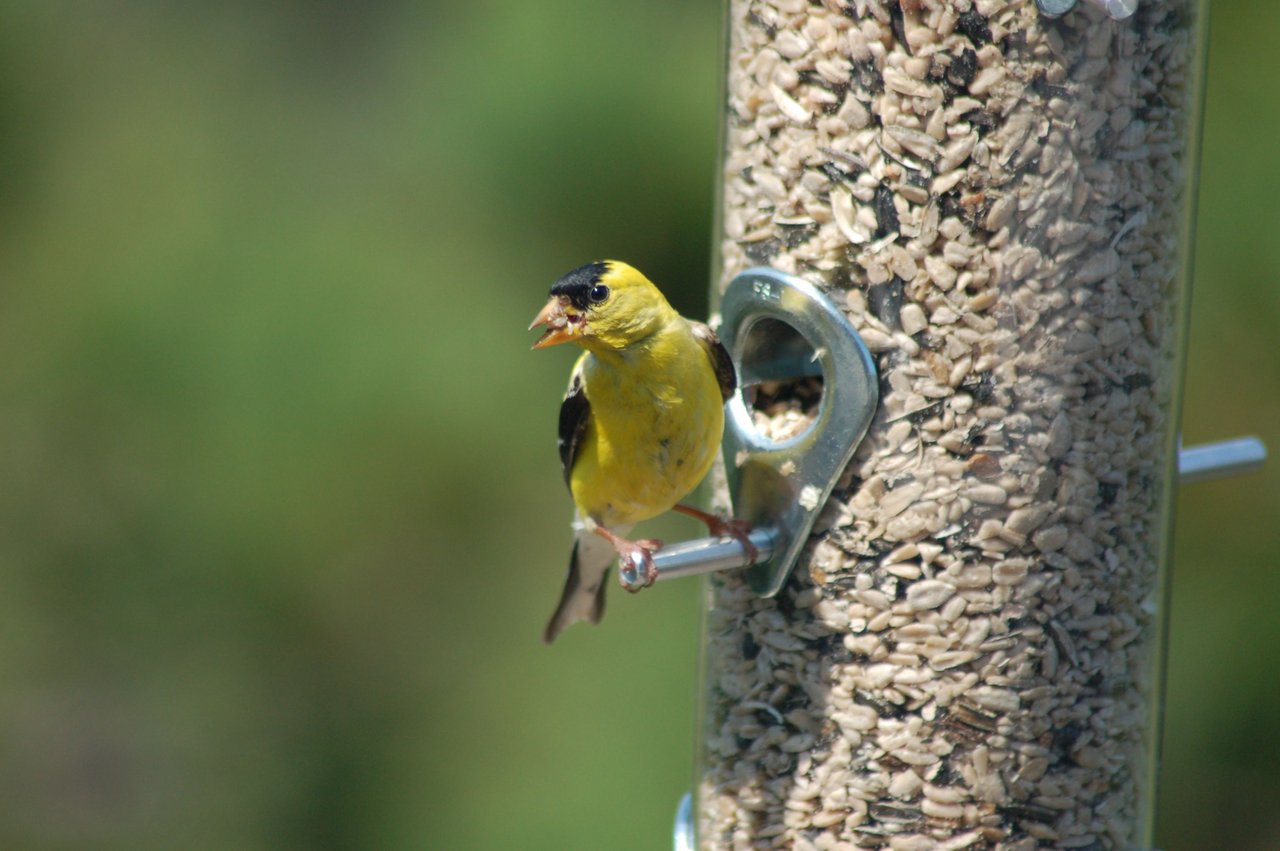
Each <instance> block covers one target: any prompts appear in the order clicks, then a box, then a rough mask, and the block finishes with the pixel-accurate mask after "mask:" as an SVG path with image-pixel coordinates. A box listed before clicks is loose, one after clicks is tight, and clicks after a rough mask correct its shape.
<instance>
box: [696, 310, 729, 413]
mask: <svg viewBox="0 0 1280 851" xmlns="http://www.w3.org/2000/svg"><path fill="white" fill-rule="evenodd" d="M689 328H690V329H691V330H692V331H693V336H694V337H696V338H697V340H698V342H699V343H700V344H701V345H702V349H703V351H705V352H706V353H707V357H708V358H710V359H711V368H712V369H714V370H715V371H716V380H717V381H719V382H720V395H721V396H723V397H724V400H725V401H726V402H727V401H729V397H730V396H732V395H733V391H734V390H737V389H738V377H737V373H736V372H735V371H734V369H733V358H731V357H729V350H728V349H726V348H725V347H724V343H721V342H720V338H719V337H717V336H716V332H715V331H712V330H711V328H710V326H708V325H704V324H702V323H701V322H692V321H691V322H690V323H689Z"/></svg>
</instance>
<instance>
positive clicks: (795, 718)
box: [695, 0, 1204, 851]
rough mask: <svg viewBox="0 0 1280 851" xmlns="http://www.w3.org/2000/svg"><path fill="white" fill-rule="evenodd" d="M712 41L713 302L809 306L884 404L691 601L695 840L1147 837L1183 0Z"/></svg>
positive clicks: (910, 843)
mask: <svg viewBox="0 0 1280 851" xmlns="http://www.w3.org/2000/svg"><path fill="white" fill-rule="evenodd" d="M728 26H729V33H728V41H729V48H728V54H727V62H728V69H727V72H728V77H727V85H726V97H727V103H726V113H725V115H726V118H725V130H724V138H725V147H724V160H723V169H722V172H721V183H722V186H721V190H722V200H721V210H720V216H719V218H720V227H721V233H720V235H719V236H720V265H719V270H718V272H717V276H718V282H719V286H720V287H723V286H724V285H725V283H727V282H728V281H729V280H730V279H731V278H732V277H733V276H734V275H735V274H737V273H739V272H741V271H743V270H744V269H746V268H748V267H752V266H761V265H764V266H772V267H775V268H777V269H780V270H782V271H785V272H788V273H791V274H795V275H800V276H803V277H805V278H807V279H809V280H811V281H813V282H815V283H817V284H818V285H820V286H821V287H823V288H824V289H825V290H826V291H827V292H828V293H830V294H832V296H833V297H834V298H836V299H837V300H838V301H839V302H840V303H841V304H843V305H845V306H846V307H847V312H848V315H849V317H850V319H851V321H852V322H853V324H854V326H855V327H856V328H857V330H858V331H859V333H860V334H861V336H862V339H863V340H864V342H865V343H866V344H867V346H868V347H869V348H870V349H871V351H872V352H873V354H874V355H875V358H876V360H877V370H878V373H879V376H880V384H881V403H880V407H879V410H878V412H877V413H876V416H875V419H874V421H873V423H872V425H871V428H870V431H869V432H868V434H867V436H866V438H865V440H864V441H863V443H862V444H861V446H860V448H859V449H858V452H857V454H856V456H855V458H854V460H853V462H852V463H851V464H850V466H849V467H848V469H847V471H846V473H845V475H844V476H843V478H842V479H841V481H840V483H839V484H838V485H837V487H836V489H835V491H834V493H833V494H832V497H831V499H830V500H829V501H828V503H827V504H826V505H825V507H821V506H820V507H819V508H818V509H817V510H819V511H820V512H821V514H820V516H819V519H818V522H817V525H816V527H815V533H814V535H813V537H812V540H811V542H810V545H809V547H808V549H807V550H806V552H805V555H804V556H802V559H801V562H800V564H799V565H798V567H797V568H796V570H795V571H794V573H793V574H792V577H791V579H790V580H789V582H788V584H787V585H786V586H785V587H784V588H783V589H782V591H781V592H780V593H779V594H778V595H777V596H776V597H773V598H768V599H766V598H761V597H759V596H757V595H756V594H755V593H753V592H752V591H751V590H750V589H749V588H748V587H747V586H746V584H745V582H744V581H743V579H742V577H741V575H738V574H732V573H730V574H724V575H720V576H717V577H715V578H714V579H712V580H711V581H710V582H709V583H708V592H707V593H708V608H707V615H706V619H705V627H704V641H705V645H704V650H703V652H704V657H703V678H704V689H703V707H702V708H703V713H702V719H701V724H702V729H701V731H700V735H701V742H700V756H699V766H698V772H699V776H698V778H697V787H696V804H695V810H696V816H695V820H696V823H697V829H698V843H699V847H700V848H702V849H730V848H732V849H745V848H770V847H773V848H796V849H807V848H817V849H826V848H841V849H847V848H880V847H883V848H894V849H915V848H920V849H925V848H973V849H977V848H992V849H994V848H1001V849H1008V851H1013V849H1030V848H1034V847H1041V846H1044V845H1050V846H1054V847H1070V848H1142V847H1148V846H1149V845H1150V843H1151V835H1152V824H1153V813H1152V806H1153V801H1154V785H1155V779H1156V766H1157V749H1158V743H1159V733H1160V723H1159V722H1160V719H1159V715H1160V702H1161V695H1162V677H1163V654H1164V635H1165V627H1166V618H1167V614H1168V613H1167V606H1166V602H1167V599H1168V595H1167V590H1168V589H1167V585H1168V572H1169V540H1170V525H1171V518H1172V496H1173V490H1174V486H1175V484H1176V470H1175V453H1176V448H1177V439H1176V433H1177V423H1178V404H1179V395H1180V383H1181V372H1182V350H1183V347H1184V344H1185V334H1184V329H1185V326H1186V319H1187V315H1186V313H1187V293H1188V270H1189V259H1190V258H1189V254H1190V247H1191V242H1190V237H1191V223H1192V212H1193V201H1194V177H1195V164H1196V159H1197V150H1196V146H1197V141H1198V140H1197V135H1198V125H1199V120H1200V115H1199V103H1200V91H1201V77H1202V71H1203V56H1202V52H1203V30H1204V9H1203V8H1202V6H1201V4H1200V3H1198V2H1193V0H1141V2H1140V3H1139V4H1138V5H1137V11H1136V13H1135V14H1133V15H1132V16H1130V17H1128V18H1125V19H1123V20H1116V19H1113V18H1112V17H1110V16H1109V15H1108V14H1107V13H1106V12H1105V10H1104V9H1103V8H1102V7H1101V6H1100V5H1099V4H1096V3H1079V4H1076V5H1075V6H1074V8H1073V9H1071V10H1070V11H1068V12H1066V13H1065V14H1063V15H1061V16H1060V17H1050V16H1048V15H1045V14H1042V13H1041V12H1040V10H1039V8H1038V6H1037V4H1036V3H1034V2H1021V1H1020V0H1016V1H1015V0H896V1H893V2H891V0H824V2H822V3H813V2H807V0H769V2H760V1H759V0H756V2H747V1H746V0H731V2H730V4H729V23H728ZM746 392H747V393H748V394H749V397H750V399H751V400H752V401H753V404H754V405H755V407H756V411H757V413H756V416H757V419H758V421H759V422H760V423H761V424H762V427H763V428H766V429H773V430H775V431H776V433H778V434H779V435H784V436H785V435H786V434H787V433H789V430H790V433H795V430H797V429H803V428H804V425H805V422H806V417H809V416H811V415H812V413H813V411H814V406H815V405H817V404H819V402H818V400H819V399H820V398H821V386H820V384H818V385H816V386H815V383H814V381H813V380H812V379H807V380H805V381H798V382H791V383H787V382H773V383H766V384H762V385H759V386H755V387H751V388H748V389H747V391H746ZM726 461H727V463H730V464H731V463H734V459H732V458H729V459H726Z"/></svg>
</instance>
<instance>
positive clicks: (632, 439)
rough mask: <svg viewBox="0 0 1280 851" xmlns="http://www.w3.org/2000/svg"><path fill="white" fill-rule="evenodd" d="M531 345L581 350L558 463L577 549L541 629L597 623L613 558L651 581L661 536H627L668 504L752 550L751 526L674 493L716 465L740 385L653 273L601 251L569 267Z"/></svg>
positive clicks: (720, 350)
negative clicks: (597, 257) (727, 408)
mask: <svg viewBox="0 0 1280 851" xmlns="http://www.w3.org/2000/svg"><path fill="white" fill-rule="evenodd" d="M538 327H545V328H546V330H545V331H544V332H543V334H542V336H541V337H539V338H538V341H537V342H536V343H534V344H533V347H534V348H535V349H542V348H546V347H547V346H554V345H557V344H559V343H568V342H574V343H577V344H579V345H580V346H582V347H583V348H584V349H586V351H585V352H583V354H582V357H580V358H579V359H578V362H577V363H576V364H575V365H574V368H573V374H572V376H571V378H570V379H569V390H568V392H567V393H566V394H565V397H564V402H563V403H562V404H561V406H560V461H561V463H562V464H563V466H564V477H565V482H566V483H568V485H569V491H570V493H572V495H573V502H574V506H575V508H576V510H577V511H576V517H575V520H574V530H575V535H574V545H573V555H572V556H571V557H570V560H569V573H568V576H567V577H566V578H565V584H564V592H563V594H562V595H561V597H560V604H559V605H558V606H557V607H556V610H555V613H554V614H553V615H552V616H551V620H550V622H548V623H547V626H546V629H545V630H543V633H542V640H543V641H545V642H546V643H548V644H550V643H551V642H552V641H554V640H555V638H556V636H557V635H559V634H560V632H561V631H562V630H563V629H564V628H565V627H567V626H569V625H570V624H572V623H574V622H575V621H579V620H587V621H590V622H591V623H593V624H594V623H599V621H600V617H601V616H602V615H603V614H604V590H605V582H604V580H605V576H606V575H607V573H608V571H609V567H610V566H611V565H612V564H613V560H614V558H615V556H616V557H621V558H624V559H631V560H633V561H638V562H639V563H640V564H642V565H643V568H642V569H643V575H644V579H645V583H646V585H651V584H653V582H654V581H655V580H656V579H657V568H656V567H655V566H654V563H653V553H654V552H655V551H656V550H658V549H660V548H661V547H662V542H661V541H657V540H652V539H647V540H639V541H631V540H628V539H627V538H626V537H624V536H625V535H626V534H627V533H628V532H629V531H630V529H631V527H632V526H633V525H634V524H636V523H639V522H640V521H642V520H648V519H650V518H651V517H656V516H657V515H659V514H662V513H663V512H664V511H668V510H670V509H675V510H676V511H679V512H682V513H684V514H688V515H690V516H692V517H696V518H698V519H699V520H701V521H703V522H704V523H706V524H707V528H708V529H709V530H710V531H711V534H713V535H731V536H733V537H735V538H737V539H738V540H739V541H741V542H742V544H743V547H744V548H745V549H746V551H747V553H748V554H749V555H753V554H754V552H755V548H754V547H752V546H751V543H750V541H749V540H748V538H747V533H748V531H749V529H748V528H747V527H746V525H745V524H743V523H739V522H737V521H726V520H722V519H721V518H719V517H716V516H715V515H713V514H708V513H706V512H704V511H700V510H698V509H696V508H692V507H690V506H687V505H681V504H679V503H680V500H681V499H682V498H684V496H685V495H687V494H688V493H689V492H690V491H692V490H693V489H694V488H695V487H697V485H698V483H699V482H700V481H702V478H703V477H704V476H705V475H706V474H707V471H708V470H710V469H711V464H712V462H713V461H714V460H715V457H716V452H717V451H718V450H719V447H720V435H721V433H722V432H723V430H724V402H725V401H726V400H727V399H728V398H729V396H730V395H731V394H732V393H733V391H734V389H735V387H736V380H735V377H734V370H733V361H732V360H731V359H730V358H729V353H728V352H727V351H725V348H724V346H723V345H721V343H720V340H719V339H718V338H717V337H716V335H715V332H713V331H712V330H711V329H710V328H708V327H707V326H706V325H703V324H702V323H701V322H691V321H690V320H688V319H685V318H684V317H683V316H681V315H680V314H679V313H677V312H676V311H675V309H673V308H672V307H671V305H670V304H668V303H667V300H666V298H664V297H663V295H662V293H661V292H659V290H658V288H657V287H655V286H654V285H653V284H652V283H650V281H649V279H648V278H646V277H645V276H644V275H642V274H640V272H638V271H636V270H635V269H633V268H632V267H630V266H628V265H627V264H626V263H620V262H618V261H617V260H603V261H600V262H596V263H589V264H587V265H586V266H580V267H578V268H577V269H574V270H573V271H571V272H568V273H567V274H565V275H564V276H563V277H561V278H560V280H558V281H556V283H555V285H554V286H552V287H551V299H550V301H548V302H547V304H546V306H545V307H543V308H542V311H541V312H540V313H539V314H538V316H537V318H535V319H534V320H533V324H532V325H530V326H529V328H530V330H532V329H534V328H538Z"/></svg>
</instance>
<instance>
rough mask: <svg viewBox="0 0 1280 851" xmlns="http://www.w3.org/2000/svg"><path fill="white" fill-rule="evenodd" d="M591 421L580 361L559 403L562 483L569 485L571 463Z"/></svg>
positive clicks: (589, 404)
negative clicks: (562, 399)
mask: <svg viewBox="0 0 1280 851" xmlns="http://www.w3.org/2000/svg"><path fill="white" fill-rule="evenodd" d="M590 419H591V403H590V402H588V401H587V394H586V391H585V390H583V387H582V361H581V360H579V361H578V364H577V366H575V367H574V368H573V375H572V376H570V377H569V389H568V390H567V391H565V394H564V401H563V402H561V403H560V438H559V440H558V444H559V447H560V466H561V467H562V468H563V469H564V483H565V484H566V485H567V484H568V483H569V474H570V473H572V472H573V462H574V461H576V460H577V458H578V448H579V447H580V446H581V445H582V436H583V435H584V434H586V432H587V422H588V421H589V420H590Z"/></svg>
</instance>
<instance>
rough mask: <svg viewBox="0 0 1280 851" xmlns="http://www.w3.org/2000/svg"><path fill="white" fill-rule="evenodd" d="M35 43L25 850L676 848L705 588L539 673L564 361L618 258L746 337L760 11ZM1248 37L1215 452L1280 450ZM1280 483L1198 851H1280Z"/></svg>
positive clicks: (1195, 740) (1258, 103)
mask: <svg viewBox="0 0 1280 851" xmlns="http://www.w3.org/2000/svg"><path fill="white" fill-rule="evenodd" d="M0 10H2V11H3V18H2V19H0V21H2V24H3V25H2V26H0V435H3V439H2V440H0V848H4V849H10V848H12V849H144V851H145V849H172V848H184V849H285V848H300V849H311V848H314V849H369V848H387V849H419V848H447V849H473V848H474V849H499V848H503V849H505V848H518V849H548V851H552V849H554V850H555V851H563V849H598V848H609V849H616V850H617V851H627V849H645V850H646V851H648V850H649V849H660V848H669V847H670V839H669V830H670V824H671V821H672V816H673V812H674V808H675V804H676V801H677V799H678V797H679V796H680V794H681V793H682V792H683V791H684V790H685V789H686V788H687V787H688V786H689V783H690V778H691V775H692V770H693V753H692V738H693V733H692V731H693V728H694V712H695V662H696V660H695V652H696V651H695V645H696V641H697V612H698V606H699V601H698V593H697V583H694V582H686V583H673V584H671V585H662V586H659V587H657V588H655V589H653V590H651V591H649V592H647V593H645V594H644V595H642V596H640V597H637V598H628V597H627V596H626V595H624V594H618V593H614V594H613V595H612V603H611V610H610V614H609V617H608V618H607V619H606V621H605V622H604V624H602V625H601V626H600V627H598V628H595V629H590V628H588V627H585V626H579V627H576V628H575V629H573V630H571V631H569V632H568V633H566V634H565V636H564V637H563V638H562V639H561V640H560V642H558V643H557V644H556V645H555V646H554V647H553V648H546V647H543V646H542V645H541V644H540V643H539V641H538V633H539V630H540V628H541V626H542V623H543V621H544V620H545V618H546V616H547V615H548V614H549V612H550V609H551V607H552V604H553V603H554V600H555V596H556V593H557V591H558V586H559V583H560V581H561V576H562V571H563V568H564V563H565V559H566V556H567V550H568V542H569V533H568V527H567V522H568V517H569V512H570V506H569V501H568V496H567V494H566V493H565V492H564V490H563V486H562V484H561V481H560V472H559V465H558V461H557V459H556V455H555V445H554V424H555V417H556V410H557V406H558V403H559V397H560V393H561V390H562V388H563V384H564V381H565V378H566V375H567V371H568V368H569V364H570V359H571V353H570V352H568V351H558V350H553V351H551V352H538V353H530V352H529V351H528V349H529V345H530V343H531V342H532V335H530V334H528V333H526V331H525V326H526V325H527V324H528V322H529V320H530V318H531V317H532V316H533V314H534V313H535V312H536V311H537V309H538V307H539V306H540V305H541V303H542V300H543V297H544V295H545V292H546V289H547V287H548V285H549V284H550V282H551V281H552V280H553V279H554V278H555V277H556V276H557V275H558V274H559V273H561V272H562V271H564V270H566V269H568V268H570V267H572V266H575V265H577V264H579V263H582V262H585V261H588V260H591V259H594V258H597V257H601V256H611V257H621V258H626V259H628V260H631V261H632V262H634V263H636V264H637V265H638V266H640V267H641V268H643V269H645V270H647V271H649V272H650V273H651V274H652V276H653V277H654V278H655V279H657V280H658V281H660V282H662V283H663V284H664V285H666V287H667V288H668V289H669V290H670V292H671V295H672V297H673V301H675V302H676V305H677V307H679V308H681V309H682V310H684V311H686V312H689V313H691V314H694V315H705V311H706V289H707V281H708V275H709V271H708V270H709V261H710V251H711V249H710V237H711V222H710V217H711V201H712V196H713V176H714V173H715V169H716V158H717V150H716V144H717V143H716V126H717V111H718V106H717V104H718V94H717V87H718V76H719V67H718V66H719V45H720V38H721V18H720V8H719V5H718V4H717V3H713V2H700V3H689V2H687V0H663V2H654V0H651V2H647V3H634V2H606V3H572V2H564V0H556V1H555V2H542V3H522V2H515V0H490V1H489V2H477V3H465V4H444V3H439V4H425V5H424V4H410V3H401V2H392V0H383V1H382V2H374V3H369V4H364V5H363V6H362V7H361V8H360V9H359V10H358V11H356V10H355V9H353V8H348V5H347V4H343V3H339V2H336V0H328V2H321V3H301V2H286V3H274V4H258V3H250V2H247V0H246V1H244V2H231V3H222V4H203V5H196V4H185V3H179V2H134V3H127V4H125V3H120V4H112V3H89V2H85V3H48V4H37V3H23V2H2V3H0ZM1214 13H1215V18H1214V22H1213V23H1214V26H1213V35H1212V45H1211V51H1210V75H1209V85H1208V105H1207V128H1206V132H1205V158H1204V166H1203V180H1202V190H1201V195H1200V198H1201V203H1200V210H1201V214H1200V233H1199V241H1198V246H1197V267H1196V293H1195V299H1194V301H1195V310H1194V318H1193V322H1192V335H1191V350H1190V370H1189V376H1188V384H1187V396H1186V401H1187V407H1186V413H1185V419H1184V432H1185V437H1186V439H1187V441H1188V442H1189V443H1192V442H1199V441H1204V440H1210V439H1215V438H1222V437H1227V436H1231V435H1235V434H1237V433H1242V432H1247V431H1253V432H1256V433H1259V434H1261V435H1263V436H1264V437H1265V438H1266V439H1268V441H1269V443H1270V445H1271V447H1272V448H1273V449H1274V450H1277V451H1280V401H1278V400H1277V392H1276V390H1277V388H1278V387H1280V354H1278V353H1277V345H1276V342H1275V340H1276V327H1277V323H1278V321H1280V295H1277V287H1276V285H1275V283H1274V282H1275V278H1276V270H1277V269H1278V268H1280V239H1277V238H1276V226H1277V222H1278V221H1280V213H1278V212H1277V204H1278V202H1277V199H1278V198H1280V166H1278V165H1277V160H1276V157H1275V153H1274V149H1275V139H1276V138H1277V137H1278V136H1280V110H1278V109H1277V108H1276V107H1277V97H1276V94H1275V91H1276V90H1275V83H1274V75H1275V72H1276V71H1277V68H1278V67H1280V66H1278V63H1280V53H1278V52H1277V51H1276V49H1275V45H1276V44H1277V43H1280V16H1276V15H1275V14H1274V9H1273V6H1272V4H1271V3H1270V2H1269V0H1236V2H1233V3H1223V4H1220V6H1219V8H1217V9H1216V10H1214ZM1278 468H1280V461H1277V462H1273V463H1272V464H1271V465H1270V468H1269V469H1268V470H1267V471H1266V472H1264V473H1262V474H1256V475H1253V476H1250V477H1248V478H1243V479H1238V480H1234V481H1229V482H1222V483H1212V484H1203V485H1198V486H1195V487H1189V488H1186V489H1184V490H1183V492H1182V494H1181V498H1180V503H1179V507H1178V510H1179V521H1178V533H1177V568H1176V577H1177V579H1176V583H1175V590H1174V623H1173V634H1172V642H1171V647H1170V682H1169V691H1168V726H1167V731H1166V748H1165V756H1166V759H1165V768H1164V774H1163V784H1162V788H1161V804H1162V812H1161V817H1160V829H1159V842H1160V844H1161V846H1162V848H1164V849H1165V851H1187V849H1201V848H1239V849H1270V848H1276V847H1280V816H1277V815H1275V812H1276V810H1275V801H1276V799H1277V798H1278V797H1280V777H1278V776H1277V766H1278V765H1280V675H1278V674H1277V665H1276V659H1277V654H1276V652H1275V649H1274V648H1275V647H1276V644H1277V641H1278V640H1280V619H1278V618H1277V617H1276V615H1275V611H1276V602H1277V600H1280V570H1277V563H1278V562H1280V559H1278V558H1277V556H1278V555H1280V535H1278V534H1277V529H1278V528H1280V527H1278V526H1277V523H1276V518H1277V516H1280V505H1278V504H1277V503H1278V502H1280V494H1278V493H1277V488H1276V482H1277V478H1278V475H1280V474H1278V473H1277V469H1278ZM656 531H657V532H658V533H659V534H666V535H667V536H668V537H669V538H672V537H680V536H684V535H692V534H695V533H697V531H698V528H697V527H696V525H694V524H692V523H690V524H688V525H686V524H684V523H682V522H679V521H672V522H671V523H669V524H668V525H665V526H661V527H659V528H658V529H657V530H656ZM615 590H616V589H615Z"/></svg>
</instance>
